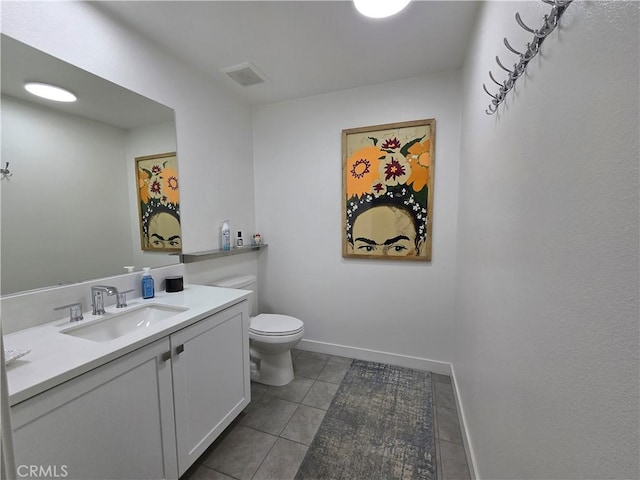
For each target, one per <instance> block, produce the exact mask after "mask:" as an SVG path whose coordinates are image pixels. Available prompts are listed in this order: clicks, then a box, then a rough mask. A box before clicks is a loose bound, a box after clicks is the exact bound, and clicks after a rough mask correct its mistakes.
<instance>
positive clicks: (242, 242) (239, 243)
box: [236, 232, 244, 247]
mask: <svg viewBox="0 0 640 480" xmlns="http://www.w3.org/2000/svg"><path fill="white" fill-rule="evenodd" d="M243 245H244V240H242V232H238V238H236V246H237V247H242V246H243Z"/></svg>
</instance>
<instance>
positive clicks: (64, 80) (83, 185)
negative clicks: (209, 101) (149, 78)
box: [0, 35, 179, 295]
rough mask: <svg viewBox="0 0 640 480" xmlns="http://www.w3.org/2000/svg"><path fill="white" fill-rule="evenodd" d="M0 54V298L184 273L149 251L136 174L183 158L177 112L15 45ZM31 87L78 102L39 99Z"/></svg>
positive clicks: (7, 43)
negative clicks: (169, 271)
mask: <svg viewBox="0 0 640 480" xmlns="http://www.w3.org/2000/svg"><path fill="white" fill-rule="evenodd" d="M0 46H1V48H2V57H1V60H2V71H1V72H2V79H1V85H2V102H1V104H0V107H1V113H2V130H1V134H2V137H1V140H2V151H1V155H2V157H1V158H2V161H3V162H9V164H10V166H11V176H5V177H3V178H2V180H1V181H0V195H1V202H0V205H1V209H2V211H1V217H0V222H1V224H0V226H1V232H2V238H1V247H2V252H1V260H0V261H1V268H0V272H1V275H2V278H1V280H0V286H1V294H2V295H9V294H15V293H18V292H24V291H28V290H34V289H40V288H44V287H50V286H56V285H64V284H71V283H76V282H81V281H86V280H90V279H94V278H102V277H107V276H111V275H118V274H121V273H125V269H124V266H125V265H135V266H136V270H140V269H141V268H142V267H145V266H151V267H158V266H163V265H170V264H175V263H178V262H179V258H178V256H170V255H168V254H167V253H166V252H150V251H143V250H142V249H141V247H140V237H139V221H138V205H137V202H138V192H137V190H138V189H137V185H136V174H135V168H136V165H135V158H136V157H142V156H145V155H153V154H156V153H158V152H175V151H176V132H175V116H174V111H173V110H172V109H171V108H169V107H166V106H164V105H161V104H159V103H157V102H155V101H153V100H150V99H148V98H145V97H143V96H141V95H139V94H137V93H134V92H132V91H130V90H127V89H125V88H123V87H121V86H118V85H116V84H114V83H112V82H109V81H107V80H105V79H103V78H100V77H98V76H96V75H93V74H91V73H89V72H87V71H84V70H82V69H80V68H78V67H75V66H74V65H71V64H68V63H65V62H63V61H61V60H59V59H57V58H55V57H52V56H50V55H48V54H45V53H43V52H41V51H39V50H36V49H34V48H32V47H30V46H28V45H25V44H23V43H21V42H18V41H16V40H14V39H12V38H10V37H7V36H6V35H2V39H1V45H0ZM32 81H38V82H46V83H49V84H53V85H57V86H61V87H64V88H66V89H68V90H70V91H72V92H73V93H74V94H75V95H76V96H77V98H78V99H77V101H76V102H72V103H57V102H52V101H50V100H45V99H40V98H38V97H35V96H32V95H31V94H29V93H28V92H27V91H26V90H24V83H25V82H32ZM176 162H177V160H176ZM176 168H177V167H176Z"/></svg>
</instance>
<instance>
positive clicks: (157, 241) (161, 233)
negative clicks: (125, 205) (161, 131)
mask: <svg viewBox="0 0 640 480" xmlns="http://www.w3.org/2000/svg"><path fill="white" fill-rule="evenodd" d="M136 180H137V182H136V184H137V186H138V210H139V213H140V240H141V245H142V250H152V251H160V252H180V251H181V250H182V232H181V229H180V196H179V189H178V186H179V184H178V159H177V157H176V152H172V153H162V154H159V155H149V156H146V157H137V158H136Z"/></svg>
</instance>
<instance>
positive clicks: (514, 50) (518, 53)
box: [504, 37, 522, 56]
mask: <svg viewBox="0 0 640 480" xmlns="http://www.w3.org/2000/svg"><path fill="white" fill-rule="evenodd" d="M504 45H505V47H507V48H508V49H509V50H511V51H512V52H513V53H515V54H516V55H520V56H522V53H520V52H519V51H517V50H516V49H515V48H513V47H512V46H511V45H509V40H507V37H504Z"/></svg>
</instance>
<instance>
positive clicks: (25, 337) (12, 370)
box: [4, 285, 251, 405]
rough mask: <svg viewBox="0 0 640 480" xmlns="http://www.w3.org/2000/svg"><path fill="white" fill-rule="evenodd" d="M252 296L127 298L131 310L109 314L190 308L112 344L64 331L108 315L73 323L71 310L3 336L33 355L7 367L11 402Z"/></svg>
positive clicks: (198, 290) (199, 292)
mask: <svg viewBox="0 0 640 480" xmlns="http://www.w3.org/2000/svg"><path fill="white" fill-rule="evenodd" d="M250 294H251V292H250V291H248V290H236V289H230V288H220V287H209V286H202V285H185V289H184V291H182V292H177V293H166V292H157V293H156V296H155V298H151V299H148V300H143V299H142V298H133V299H127V303H128V306H127V307H126V308H119V309H116V308H115V306H111V307H107V308H106V309H105V310H106V312H107V313H106V315H107V316H108V315H109V314H114V313H122V312H126V311H127V310H131V309H133V308H136V307H139V306H140V305H145V304H161V305H171V306H180V307H188V310H186V311H184V312H178V313H177V314H176V315H174V316H172V317H170V318H168V319H166V320H163V321H161V322H159V323H157V324H155V325H152V326H149V327H146V328H144V329H140V330H137V331H134V332H131V333H128V334H126V335H123V336H121V337H119V338H116V339H114V340H111V341H107V342H95V341H92V340H86V339H83V338H78V337H75V336H72V335H65V334H61V333H60V330H63V329H66V328H67V327H69V326H71V325H88V324H90V323H92V322H96V321H101V320H104V318H105V316H102V315H92V314H91V312H88V313H85V312H83V315H84V320H82V321H80V322H74V323H70V322H69V317H68V312H66V313H65V312H63V311H61V312H60V313H61V314H62V315H67V316H66V317H61V318H60V319H58V320H56V321H53V322H49V323H46V324H43V325H38V326H36V327H32V328H27V329H25V330H20V331H17V332H14V333H11V334H8V335H5V336H4V346H5V348H17V349H29V350H31V352H30V353H29V354H27V355H25V356H24V357H22V358H20V359H18V360H16V361H15V362H14V363H12V364H10V365H8V366H7V381H8V389H9V402H10V404H11V405H15V404H16V403H19V402H22V401H24V400H26V399H28V398H30V397H32V396H34V395H37V394H38V393H41V392H43V391H45V390H48V389H50V388H52V387H55V386H56V385H59V384H61V383H62V382H65V381H67V380H70V379H72V378H74V377H77V376H78V375H81V374H83V373H85V372H88V371H89V370H92V369H94V368H96V367H98V366H100V365H103V364H105V363H107V362H109V361H111V360H114V359H116V358H118V357H120V356H122V355H124V354H127V353H129V352H132V351H133V350H136V349H138V348H140V347H143V346H145V345H148V344H150V343H152V342H154V341H156V340H159V339H161V338H163V337H166V336H167V335H170V334H172V333H174V332H176V331H178V330H180V329H182V328H184V327H187V326H189V325H191V324H192V323H195V322H197V321H199V320H202V319H203V318H205V317H208V316H209V315H212V314H214V313H217V312H219V311H221V310H224V309H226V308H228V307H230V306H232V305H234V304H236V303H239V302H241V301H242V300H244V299H245V298H247V297H248V296H249V295H250Z"/></svg>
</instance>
